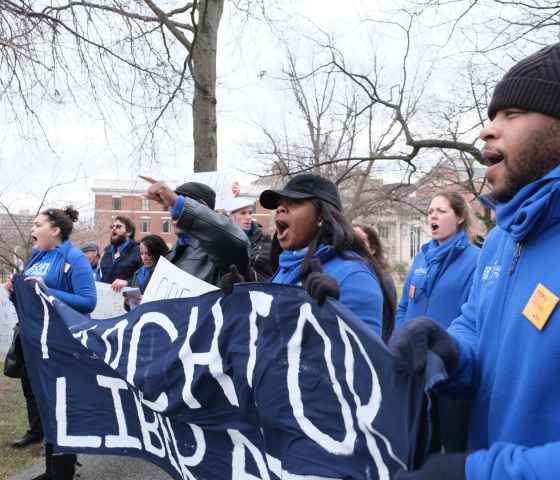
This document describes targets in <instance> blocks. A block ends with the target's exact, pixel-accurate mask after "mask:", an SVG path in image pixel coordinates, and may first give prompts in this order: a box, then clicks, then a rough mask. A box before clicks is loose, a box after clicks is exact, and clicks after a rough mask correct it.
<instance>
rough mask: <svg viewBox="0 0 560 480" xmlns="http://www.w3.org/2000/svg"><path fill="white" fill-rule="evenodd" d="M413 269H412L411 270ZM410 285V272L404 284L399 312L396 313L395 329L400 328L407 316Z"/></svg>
mask: <svg viewBox="0 0 560 480" xmlns="http://www.w3.org/2000/svg"><path fill="white" fill-rule="evenodd" d="M411 271H412V270H411ZM409 286H410V272H409V273H408V275H407V276H406V279H405V281H404V284H403V288H402V293H401V300H400V302H399V305H398V307H397V313H396V315H395V330H396V329H397V328H399V327H400V326H401V325H402V323H403V322H404V319H405V317H406V311H407V309H408V289H409Z"/></svg>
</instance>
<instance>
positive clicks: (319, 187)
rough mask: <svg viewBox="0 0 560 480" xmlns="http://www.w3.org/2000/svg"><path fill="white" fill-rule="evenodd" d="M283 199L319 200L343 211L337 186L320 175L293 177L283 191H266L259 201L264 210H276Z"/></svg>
mask: <svg viewBox="0 0 560 480" xmlns="http://www.w3.org/2000/svg"><path fill="white" fill-rule="evenodd" d="M282 198H291V199H292V200H304V199H308V198H318V199H319V200H323V201H325V202H327V203H329V204H330V205H332V206H333V207H335V208H336V209H337V210H342V202H341V201H340V197H339V196H338V189H337V188H336V185H335V184H334V183H333V182H331V181H330V180H327V179H326V178H324V177H320V176H319V175H312V174H310V173H302V174H301V175H296V176H295V177H292V178H291V179H290V181H289V182H288V183H287V184H286V186H285V187H284V188H283V189H282V190H265V191H264V192H262V193H261V195H260V197H259V201H260V203H261V205H262V206H263V207H264V208H267V209H269V210H274V209H275V208H276V207H277V206H278V202H279V201H280V200H281V199H282Z"/></svg>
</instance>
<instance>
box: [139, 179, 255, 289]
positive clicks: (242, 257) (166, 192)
mask: <svg viewBox="0 0 560 480" xmlns="http://www.w3.org/2000/svg"><path fill="white" fill-rule="evenodd" d="M142 178H144V180H146V181H148V182H150V183H151V185H150V187H149V188H148V191H147V192H146V197H147V198H149V199H151V200H155V201H157V202H159V203H161V204H162V205H163V206H165V208H167V209H169V210H170V212H171V218H172V219H173V220H172V223H173V225H174V227H175V234H176V235H177V243H176V244H175V246H174V247H173V249H172V250H171V252H170V253H169V255H167V259H168V260H169V261H171V262H172V263H173V264H174V265H175V266H177V267H178V268H180V269H181V270H184V271H185V272H187V273H190V274H191V275H194V276H195V277H197V278H199V279H201V280H204V281H205V282H208V283H211V284H213V285H218V282H219V280H220V278H221V277H222V276H223V275H224V274H225V273H227V272H229V271H230V268H231V267H232V266H235V267H236V268H237V270H238V271H239V272H240V273H241V274H242V275H244V276H245V277H247V274H248V268H249V241H248V239H247V236H246V235H245V234H244V233H243V231H242V230H241V229H240V228H239V227H238V226H237V225H236V224H234V223H233V222H232V221H231V220H230V219H229V218H227V217H226V216H224V215H221V214H219V213H217V212H215V211H214V206H215V202H216V193H215V192H214V190H212V189H211V188H210V187H208V186H207V185H204V184H202V183H198V182H187V183H184V184H183V185H181V186H179V187H177V189H176V190H175V191H173V190H171V189H170V188H169V187H168V186H167V185H166V184H165V183H164V182H158V181H156V180H154V179H152V178H149V177H142Z"/></svg>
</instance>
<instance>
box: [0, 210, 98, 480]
mask: <svg viewBox="0 0 560 480" xmlns="http://www.w3.org/2000/svg"><path fill="white" fill-rule="evenodd" d="M77 220H78V212H77V211H76V210H75V209H74V208H72V207H66V208H65V209H58V208H49V209H47V210H44V211H42V212H41V213H40V214H39V215H37V217H36V218H35V220H33V224H32V226H31V240H32V242H33V251H32V254H33V256H32V257H31V260H30V261H29V263H28V264H27V265H26V266H25V269H24V271H23V276H24V277H25V278H26V280H31V281H36V282H38V283H39V284H41V285H42V286H43V287H48V289H49V294H50V295H52V296H54V297H56V298H57V299H59V300H62V301H63V302H64V303H66V304H67V305H69V306H70V307H72V308H73V309H74V310H77V311H78V312H81V313H84V314H88V313H91V312H92V311H93V310H94V308H95V305H96V303H97V294H96V290H95V282H94V280H93V276H92V274H91V266H90V264H89V261H88V259H87V258H86V256H85V255H84V253H83V252H82V251H81V250H80V249H79V248H77V247H75V246H74V245H73V244H72V242H71V241H70V240H69V237H70V234H71V233H72V229H73V224H74V222H76V221H77ZM6 288H7V289H8V291H10V292H12V291H13V289H14V284H13V282H12V279H10V280H9V281H8V282H7V283H6ZM23 321H25V319H24V320H23ZM26 368H33V365H28V366H27V367H26ZM24 377H25V378H24ZM22 386H23V388H24V394H25V397H26V401H28V402H29V401H30V400H31V397H33V394H32V391H31V385H30V382H29V380H28V378H27V372H24V375H23V377H22ZM33 402H34V400H33ZM32 408H33V409H34V410H33V411H34V412H35V414H36V415H38V412H37V410H36V407H35V406H34V404H33V406H32ZM28 411H29V407H28ZM45 463H46V471H45V472H44V473H42V474H41V475H39V476H36V477H34V478H33V480H71V479H72V478H74V472H75V464H76V455H74V454H60V455H59V454H56V455H55V454H53V449H52V445H51V444H49V443H48V442H46V443H45Z"/></svg>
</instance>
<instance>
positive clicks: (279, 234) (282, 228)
mask: <svg viewBox="0 0 560 480" xmlns="http://www.w3.org/2000/svg"><path fill="white" fill-rule="evenodd" d="M275 223H276V238H277V239H278V241H282V240H284V239H285V238H286V236H287V235H288V229H289V226H288V224H287V223H286V222H282V221H279V220H277V221H276V222H275Z"/></svg>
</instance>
